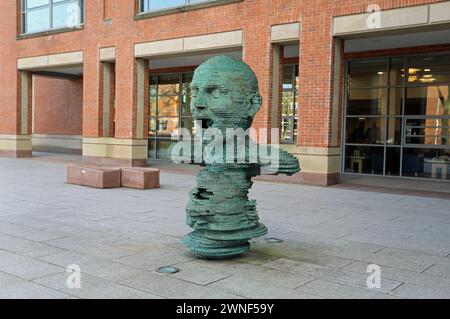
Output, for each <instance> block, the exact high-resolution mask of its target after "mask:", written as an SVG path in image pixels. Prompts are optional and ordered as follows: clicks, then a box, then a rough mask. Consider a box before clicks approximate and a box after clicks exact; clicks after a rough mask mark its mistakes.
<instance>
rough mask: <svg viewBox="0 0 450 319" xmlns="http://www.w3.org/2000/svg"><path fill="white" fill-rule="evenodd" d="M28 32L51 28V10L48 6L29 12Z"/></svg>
mask: <svg viewBox="0 0 450 319" xmlns="http://www.w3.org/2000/svg"><path fill="white" fill-rule="evenodd" d="M26 19H27V20H26V21H27V25H26V28H27V29H26V30H27V32H30V33H32V32H39V31H42V30H47V29H50V12H49V11H48V9H47V8H43V9H37V10H33V11H29V12H28V14H27V18H26Z"/></svg>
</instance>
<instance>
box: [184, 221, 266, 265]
mask: <svg viewBox="0 0 450 319" xmlns="http://www.w3.org/2000/svg"><path fill="white" fill-rule="evenodd" d="M265 234H267V228H266V226H264V225H263V224H258V225H257V226H255V227H253V228H249V229H242V230H238V231H230V232H226V231H204V230H196V231H193V232H192V233H189V234H187V235H186V236H184V238H183V240H182V243H183V245H185V246H186V247H187V248H188V249H189V250H190V251H191V253H192V254H193V255H195V256H197V257H199V258H203V259H225V258H233V257H236V256H239V255H242V254H244V253H246V252H248V251H249V249H250V243H249V242H248V241H249V240H250V239H252V238H255V237H259V236H263V235H265Z"/></svg>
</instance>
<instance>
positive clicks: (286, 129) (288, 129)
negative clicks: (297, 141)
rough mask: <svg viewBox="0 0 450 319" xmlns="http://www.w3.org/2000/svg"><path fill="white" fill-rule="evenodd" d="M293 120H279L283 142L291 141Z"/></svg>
mask: <svg viewBox="0 0 450 319" xmlns="http://www.w3.org/2000/svg"><path fill="white" fill-rule="evenodd" d="M292 121H293V119H292V118H283V119H282V120H281V138H282V139H283V140H292V139H293V133H294V132H293V131H292V128H293V123H292Z"/></svg>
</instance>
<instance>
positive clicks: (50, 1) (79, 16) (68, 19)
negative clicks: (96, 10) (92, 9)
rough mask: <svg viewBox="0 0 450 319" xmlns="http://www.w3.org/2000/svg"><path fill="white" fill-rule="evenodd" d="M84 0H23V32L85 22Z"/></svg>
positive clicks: (67, 26)
mask: <svg viewBox="0 0 450 319" xmlns="http://www.w3.org/2000/svg"><path fill="white" fill-rule="evenodd" d="M83 3H84V1H83V0H23V7H22V19H23V21H22V25H23V30H22V32H23V33H35V32H41V31H46V30H51V29H58V28H71V27H74V26H76V25H79V24H81V23H82V22H83Z"/></svg>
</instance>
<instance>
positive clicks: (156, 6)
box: [141, 0, 204, 12]
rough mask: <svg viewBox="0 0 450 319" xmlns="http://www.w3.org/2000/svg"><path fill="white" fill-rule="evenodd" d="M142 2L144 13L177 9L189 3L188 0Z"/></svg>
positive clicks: (151, 0) (148, 0)
mask: <svg viewBox="0 0 450 319" xmlns="http://www.w3.org/2000/svg"><path fill="white" fill-rule="evenodd" d="M141 1H142V5H141V10H142V11H143V12H145V11H152V10H160V9H165V8H171V7H176V6H180V5H183V4H186V3H188V2H189V1H186V0H141ZM203 1H204V0H203ZM197 2H198V1H197Z"/></svg>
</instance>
